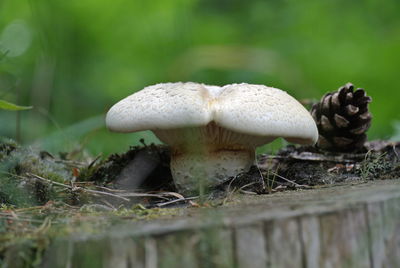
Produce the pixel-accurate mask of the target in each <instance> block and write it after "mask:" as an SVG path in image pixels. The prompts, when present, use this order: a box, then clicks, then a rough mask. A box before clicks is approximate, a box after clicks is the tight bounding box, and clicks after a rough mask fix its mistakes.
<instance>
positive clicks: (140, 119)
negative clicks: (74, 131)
mask: <svg viewBox="0 0 400 268" xmlns="http://www.w3.org/2000/svg"><path fill="white" fill-rule="evenodd" d="M207 102H208V92H207V91H206V90H205V89H204V86H203V85H201V84H197V83H190V82H189V83H164V84H157V85H153V86H148V87H146V88H144V89H142V90H141V91H138V92H136V93H134V94H132V95H130V96H128V97H126V98H125V99H123V100H121V101H120V102H118V103H117V104H115V105H114V106H113V107H111V109H110V110H109V111H108V113H107V117H106V125H107V127H108V128H109V129H110V130H113V131H116V132H136V131H141V130H149V129H150V130H155V129H172V128H183V127H190V126H201V125H207V124H208V123H209V122H210V121H211V113H210V111H209V109H208V105H207Z"/></svg>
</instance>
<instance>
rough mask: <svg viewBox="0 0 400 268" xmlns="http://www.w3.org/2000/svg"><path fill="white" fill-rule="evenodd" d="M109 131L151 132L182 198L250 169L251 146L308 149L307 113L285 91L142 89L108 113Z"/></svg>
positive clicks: (184, 86) (188, 86) (194, 86)
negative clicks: (279, 142) (166, 150)
mask: <svg viewBox="0 0 400 268" xmlns="http://www.w3.org/2000/svg"><path fill="white" fill-rule="evenodd" d="M106 125H107V127H108V128H109V129H110V130H112V131H117V132H135V131H142V130H151V131H153V132H154V134H155V135H156V136H157V137H158V138H159V139H160V140H161V141H162V142H164V143H166V144H168V145H170V147H171V172H172V176H173V179H174V182H175V184H176V186H177V188H178V190H180V191H181V192H183V193H189V192H194V191H198V190H199V189H203V188H208V187H211V186H215V185H217V184H220V183H222V182H224V181H226V179H227V178H229V177H232V176H235V175H237V174H239V173H241V172H246V171H248V170H249V168H250V167H251V165H252V164H253V163H254V159H255V149H256V147H258V146H260V145H263V144H266V143H269V142H272V141H273V140H275V139H276V138H278V137H282V138H284V139H286V140H287V141H289V142H293V143H300V144H315V142H316V141H317V139H318V130H317V127H316V124H315V122H314V120H313V118H312V117H311V115H310V113H309V112H308V111H307V110H306V109H305V108H304V107H303V106H302V105H301V104H300V103H299V102H298V101H296V100H295V99H294V98H293V97H291V96H290V95H288V94H287V93H286V92H284V91H282V90H280V89H276V88H272V87H267V86H264V85H251V84H245V83H242V84H231V85H225V86H223V87H219V86H209V85H204V84H198V83H192V82H187V83H181V82H179V83H162V84H157V85H153V86H148V87H146V88H144V89H143V90H141V91H138V92H136V93H134V94H132V95H130V96H128V97H127V98H125V99H123V100H121V101H120V102H118V103H117V104H115V105H114V106H113V107H112V108H111V109H110V110H109V111H108V113H107V117H106Z"/></svg>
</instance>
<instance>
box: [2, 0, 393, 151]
mask: <svg viewBox="0 0 400 268" xmlns="http://www.w3.org/2000/svg"><path fill="white" fill-rule="evenodd" d="M399 14H400V1H398V0H385V1H379V0H364V1H360V0H358V1H347V0H337V1H320V0H306V1H296V0H275V1H272V0H271V1H265V0H247V1H243V0H220V1H216V0H203V1H201V0H174V1H172V0H151V1H149V0H114V1H105V0H68V1H62V0H30V1H29V0H19V1H17V0H0V99H5V100H8V101H12V102H16V103H18V104H21V105H33V106H34V109H32V110H29V111H23V112H19V113H18V116H19V119H18V116H17V114H16V113H15V112H9V111H0V136H7V137H12V138H14V137H15V136H16V124H17V122H18V120H20V123H21V130H20V140H21V141H22V142H23V143H24V144H32V145H35V146H41V148H44V149H47V150H50V151H54V152H56V151H70V150H75V149H79V148H85V149H87V150H88V151H89V152H91V153H92V154H99V153H103V155H107V154H109V153H111V152H121V151H124V150H125V149H126V148H127V147H128V146H129V145H132V144H135V143H138V141H139V139H140V138H141V137H144V138H145V139H146V141H147V142H152V141H154V140H155V139H154V136H153V135H152V134H151V133H149V132H144V133H139V134H129V135H127V134H117V133H109V132H108V131H107V130H106V129H105V128H104V115H105V113H106V111H107V110H108V108H110V107H111V105H113V104H114V103H116V102H117V101H118V100H120V99H122V98H124V97H126V96H127V95H130V94H132V93H133V92H134V91H137V90H140V89H142V88H143V87H145V86H147V85H151V84H155V83H159V82H168V81H197V82H203V83H208V84H216V85H223V84H227V83H234V82H248V83H260V84H266V85H270V86H274V87H278V88H281V89H284V90H286V91H288V92H289V94H291V95H293V96H295V97H296V98H298V99H319V98H320V97H321V96H322V94H324V93H325V92H327V91H332V90H336V89H337V88H338V87H339V86H341V85H343V84H345V83H346V82H352V83H354V84H355V85H356V86H357V87H363V88H365V89H366V90H367V92H368V94H369V95H371V96H372V97H373V103H372V104H371V110H372V113H373V115H374V119H373V125H372V128H371V129H370V131H369V137H370V139H376V138H385V139H386V138H390V137H397V138H399V136H398V135H399V133H398V132H400V127H399V126H398V123H396V122H397V121H396V120H400V112H399V108H398V107H399V101H400V90H399V84H400V82H399V81H398V80H399V76H400V16H399ZM396 124H397V126H396ZM396 127H397V129H398V130H397V133H396V130H395V129H396ZM396 135H397V136H396Z"/></svg>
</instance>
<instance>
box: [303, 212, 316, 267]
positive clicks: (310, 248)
mask: <svg viewBox="0 0 400 268" xmlns="http://www.w3.org/2000/svg"><path fill="white" fill-rule="evenodd" d="M299 223H300V241H301V244H302V250H303V266H304V267H308V268H318V267H320V265H319V263H320V261H321V260H320V255H321V239H320V224H319V219H318V217H316V216H312V215H307V216H303V217H301V218H300V219H299Z"/></svg>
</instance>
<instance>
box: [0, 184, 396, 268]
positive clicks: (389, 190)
mask: <svg viewBox="0 0 400 268" xmlns="http://www.w3.org/2000/svg"><path fill="white" fill-rule="evenodd" d="M244 197H245V199H244V200H242V202H241V203H238V204H235V205H232V206H227V207H223V208H217V209H216V208H210V209H207V210H206V211H208V212H211V213H197V214H196V210H193V211H192V212H191V214H192V215H190V216H185V217H180V218H177V219H172V220H157V221H147V222H138V223H128V224H125V225H118V226H113V228H112V229H110V230H109V231H108V232H105V233H103V234H99V235H96V236H90V235H88V236H86V237H81V236H71V237H66V238H60V239H57V240H55V241H53V243H52V245H51V246H50V247H49V249H48V250H47V252H46V254H45V256H44V258H43V259H44V261H43V263H42V267H112V268H117V267H146V268H153V267H154V268H155V267H273V268H275V267H400V254H399V252H400V180H396V181H389V182H373V183H369V184H361V185H343V186H337V187H332V188H322V189H317V190H309V191H295V192H286V193H278V194H274V195H271V196H255V197H251V196H244ZM239 198H240V197H239ZM201 211H205V210H201ZM17 253H18V249H13V250H10V251H9V252H8V253H7V254H8V255H7V256H8V258H9V259H10V260H11V259H12V258H17V257H15V256H18V254H17ZM17 261H18V260H16V261H15V263H17Z"/></svg>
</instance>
